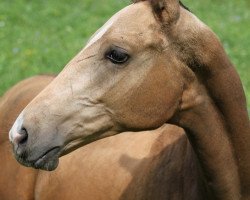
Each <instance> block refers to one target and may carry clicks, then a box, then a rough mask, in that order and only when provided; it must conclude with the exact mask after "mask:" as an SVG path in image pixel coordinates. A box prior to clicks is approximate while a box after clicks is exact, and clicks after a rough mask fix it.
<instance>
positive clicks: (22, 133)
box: [14, 127, 28, 145]
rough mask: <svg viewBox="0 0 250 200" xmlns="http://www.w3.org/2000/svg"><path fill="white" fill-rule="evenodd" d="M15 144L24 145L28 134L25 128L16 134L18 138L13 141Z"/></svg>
mask: <svg viewBox="0 0 250 200" xmlns="http://www.w3.org/2000/svg"><path fill="white" fill-rule="evenodd" d="M14 140H15V143H17V144H18V145H19V144H25V143H26V142H27V141H28V132H27V130H26V128H24V127H22V128H21V130H20V131H19V133H18V136H16V138H15V139H14Z"/></svg>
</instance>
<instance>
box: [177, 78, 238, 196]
mask: <svg viewBox="0 0 250 200" xmlns="http://www.w3.org/2000/svg"><path fill="white" fill-rule="evenodd" d="M177 124H178V125H179V126H181V127H183V128H184V129H185V131H186V132H187V135H188V138H189V140H190V143H191V144H192V146H193V149H194V151H195V153H196V155H197V157H198V160H199V163H200V165H201V168H202V170H203V173H204V177H205V179H206V183H207V186H208V187H209V188H210V190H211V192H212V193H213V196H214V198H215V199H239V198H240V183H239V175H238V169H237V164H236V161H235V156H234V154H233V147H232V145H231V142H230V139H229V138H228V132H227V129H226V126H225V121H224V119H223V117H222V115H221V113H220V112H219V110H218V109H217V108H216V106H215V104H214V102H213V101H212V99H211V98H210V97H209V96H208V95H207V92H206V89H205V88H204V87H203V86H202V84H198V83H197V82H196V83H192V84H191V85H188V86H187V87H186V89H185V90H184V93H183V98H182V104H181V108H180V112H179V113H178V122H177Z"/></svg>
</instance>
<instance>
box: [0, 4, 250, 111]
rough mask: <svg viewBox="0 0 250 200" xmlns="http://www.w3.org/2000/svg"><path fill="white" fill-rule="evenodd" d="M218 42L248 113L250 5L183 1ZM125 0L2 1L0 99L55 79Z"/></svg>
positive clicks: (122, 5) (249, 91)
mask: <svg viewBox="0 0 250 200" xmlns="http://www.w3.org/2000/svg"><path fill="white" fill-rule="evenodd" d="M183 2H184V3H185V4H186V5H187V6H188V7H189V8H190V9H191V10H192V11H193V12H194V13H195V14H196V15H197V16H199V18H201V19H202V20H203V21H204V22H205V23H207V24H208V25H209V26H210V27H211V28H212V29H213V30H214V31H215V32H216V33H217V35H218V36H219V37H220V38H221V40H222V42H223V44H224V46H225V48H226V51H227V52H228V54H229V56H230V58H231V59H232V61H233V63H234V64H235V65H236V67H237V69H238V71H239V73H240V76H241V79H242V81H243V84H244V88H245V91H246V93H247V98H248V106H249V107H250V66H249V64H250V25H249V22H250V12H249V10H250V2H249V1H248V0H220V1H218V0H202V1H193V0H183ZM128 3H129V0H98V1H93V0H72V1H67V0H60V1H52V0H42V1H30V0H1V1H0V51H1V52H0V95H1V94H3V92H4V91H5V90H6V89H7V88H9V87H10V86H11V85H13V84H14V83H16V82H17V81H19V80H21V79H24V78H25V77H29V76H32V75H35V74H40V73H58V72H60V70H61V69H62V68H63V66H65V64H67V62H68V61H69V60H70V59H71V58H72V57H73V56H74V55H75V54H76V53H77V52H78V51H79V50H80V49H81V48H82V47H83V46H84V43H85V42H86V40H87V39H88V38H89V36H90V35H91V34H92V33H94V32H95V31H96V30H97V29H98V28H99V27H100V26H101V25H102V24H103V23H104V22H105V21H106V20H107V19H108V18H109V17H110V16H111V15H112V14H114V13H115V12H116V11H118V10H119V9H121V8H122V7H124V6H125V5H127V4H128Z"/></svg>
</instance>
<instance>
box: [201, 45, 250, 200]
mask: <svg viewBox="0 0 250 200" xmlns="http://www.w3.org/2000/svg"><path fill="white" fill-rule="evenodd" d="M218 53H220V54H218V58H215V59H214V60H213V61H212V63H210V64H209V65H210V66H213V68H215V69H216V68H217V69H219V68H220V66H223V67H225V69H221V70H218V71H217V72H216V73H215V74H213V73H212V74H211V75H210V76H209V78H208V79H205V78H203V77H204V75H205V76H206V74H201V75H200V76H201V77H202V79H203V80H205V81H204V84H205V85H206V87H207V88H208V91H209V92H210V94H211V96H212V98H213V99H214V101H215V102H216V106H217V107H218V109H219V110H220V112H221V113H222V115H223V118H224V121H225V122H226V128H227V130H228V135H229V137H230V139H231V142H232V144H233V147H234V151H235V154H236V158H237V162H238V168H239V175H240V180H241V187H242V196H243V198H246V199H249V198H250V191H249V188H250V170H249V169H250V159H249V158H250V151H249V146H250V123H249V118H248V113H247V106H246V98H245V95H244V91H243V87H242V84H241V81H240V79H239V76H238V74H237V72H236V70H235V69H234V67H233V65H232V64H231V62H230V61H229V60H228V58H227V56H226V54H225V52H224V49H223V48H220V52H218Z"/></svg>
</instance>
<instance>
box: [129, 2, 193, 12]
mask: <svg viewBox="0 0 250 200" xmlns="http://www.w3.org/2000/svg"><path fill="white" fill-rule="evenodd" d="M140 1H147V0H132V2H133V3H138V2H140ZM149 1H152V0H149ZM179 3H180V6H181V7H182V8H184V9H186V10H188V11H190V9H189V8H188V7H187V6H185V5H184V4H183V3H182V2H181V1H179ZM190 12H191V11H190Z"/></svg>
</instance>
